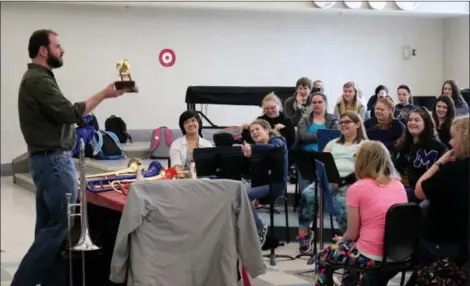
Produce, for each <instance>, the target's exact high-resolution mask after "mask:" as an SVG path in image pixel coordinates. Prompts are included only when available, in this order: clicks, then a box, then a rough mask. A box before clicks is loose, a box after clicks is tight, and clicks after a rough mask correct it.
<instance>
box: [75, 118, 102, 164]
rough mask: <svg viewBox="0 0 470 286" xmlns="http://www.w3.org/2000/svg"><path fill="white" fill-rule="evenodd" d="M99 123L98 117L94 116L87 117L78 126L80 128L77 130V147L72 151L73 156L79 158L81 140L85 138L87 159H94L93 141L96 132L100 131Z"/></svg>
mask: <svg viewBox="0 0 470 286" xmlns="http://www.w3.org/2000/svg"><path fill="white" fill-rule="evenodd" d="M97 123H98V121H97V120H96V117H95V116H94V115H92V114H88V115H86V116H85V117H84V118H83V120H82V122H80V123H79V124H78V127H77V128H75V134H76V136H75V137H76V140H75V147H73V149H72V156H73V157H74V158H78V155H79V152H80V144H79V142H80V139H81V138H83V141H84V143H85V157H89V158H92V157H93V148H92V146H91V141H92V139H93V136H94V134H95V132H96V131H98V130H99V127H98V124H97Z"/></svg>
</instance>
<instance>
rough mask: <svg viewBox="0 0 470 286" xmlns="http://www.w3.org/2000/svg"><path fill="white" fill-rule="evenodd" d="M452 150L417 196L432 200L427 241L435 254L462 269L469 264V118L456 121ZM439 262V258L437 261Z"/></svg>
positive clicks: (418, 187)
mask: <svg viewBox="0 0 470 286" xmlns="http://www.w3.org/2000/svg"><path fill="white" fill-rule="evenodd" d="M450 134H451V140H450V143H449V144H450V146H452V149H451V150H449V151H448V152H446V153H445V154H444V155H442V156H441V157H440V158H439V160H438V161H437V162H436V163H434V164H433V165H432V167H431V168H429V169H428V170H427V171H426V173H424V174H423V175H422V176H421V178H419V180H418V182H417V183H416V190H415V194H416V197H418V198H419V199H421V200H424V199H426V200H428V201H429V205H428V207H427V211H426V218H425V226H424V239H425V240H426V241H427V242H428V243H430V244H431V245H433V246H434V248H433V250H434V252H437V254H438V255H439V254H441V257H438V258H442V256H446V257H449V258H451V259H453V260H454V261H455V262H456V263H457V264H458V265H459V266H461V265H463V264H464V263H465V262H466V261H468V250H469V249H468V241H469V215H470V212H469V209H470V206H469V205H470V203H469V201H470V197H469V194H470V192H469V189H470V184H469V180H468V174H469V173H470V142H469V140H470V138H469V117H468V115H467V116H463V117H459V118H456V119H455V120H454V121H453V122H452V125H451V129H450ZM434 260H436V259H434Z"/></svg>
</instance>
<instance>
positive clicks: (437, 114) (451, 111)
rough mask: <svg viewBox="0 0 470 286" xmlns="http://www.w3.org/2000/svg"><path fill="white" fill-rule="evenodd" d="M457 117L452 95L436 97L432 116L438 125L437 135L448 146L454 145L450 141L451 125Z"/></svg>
mask: <svg viewBox="0 0 470 286" xmlns="http://www.w3.org/2000/svg"><path fill="white" fill-rule="evenodd" d="M454 117H455V106H454V101H453V100H452V97H450V96H445V95H441V96H439V97H438V98H437V99H436V102H435V103H434V107H433V108H432V118H433V119H434V123H435V124H436V127H437V135H438V136H439V139H440V140H441V142H442V143H444V144H445V145H446V146H447V148H449V149H451V148H452V147H451V146H450V144H449V141H450V138H451V137H450V126H451V125H452V121H453V120H454Z"/></svg>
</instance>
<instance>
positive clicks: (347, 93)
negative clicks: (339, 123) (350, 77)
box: [333, 81, 366, 119]
mask: <svg viewBox="0 0 470 286" xmlns="http://www.w3.org/2000/svg"><path fill="white" fill-rule="evenodd" d="M347 110H351V111H355V112H357V113H358V114H359V115H360V116H361V118H362V119H364V118H365V116H366V107H365V106H364V105H363V104H362V102H361V100H360V98H359V94H358V88H357V87H356V85H355V83H354V82H351V81H349V82H347V83H345V84H344V85H343V95H342V97H341V98H340V100H339V101H338V103H337V104H336V106H335V109H334V112H333V113H334V115H335V116H336V117H337V118H340V116H341V114H343V113H344V112H346V111H347Z"/></svg>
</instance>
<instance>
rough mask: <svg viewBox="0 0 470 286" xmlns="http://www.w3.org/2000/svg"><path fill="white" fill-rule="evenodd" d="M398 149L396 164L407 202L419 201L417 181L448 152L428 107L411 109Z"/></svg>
mask: <svg viewBox="0 0 470 286" xmlns="http://www.w3.org/2000/svg"><path fill="white" fill-rule="evenodd" d="M397 150H398V151H397V153H396V159H395V167H396V168H397V170H398V171H399V172H400V174H401V175H402V178H403V179H404V180H403V183H404V184H405V187H407V194H408V201H410V202H419V199H417V198H416V196H415V195H414V193H415V186H416V182H417V181H418V179H419V178H420V177H421V176H422V175H423V174H424V173H425V172H426V171H427V170H428V169H429V168H431V166H432V165H433V164H434V163H435V162H436V161H437V160H438V159H439V158H440V157H441V156H442V155H443V154H444V153H445V152H446V151H447V147H446V146H445V145H444V144H442V143H441V142H440V141H439V139H437V136H436V128H435V126H434V120H433V119H432V117H431V114H430V113H429V111H428V110H427V109H426V108H425V107H418V108H415V109H412V110H411V111H410V112H409V116H408V122H407V125H406V131H405V137H404V140H403V141H402V142H401V144H400V145H399V146H397Z"/></svg>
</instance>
